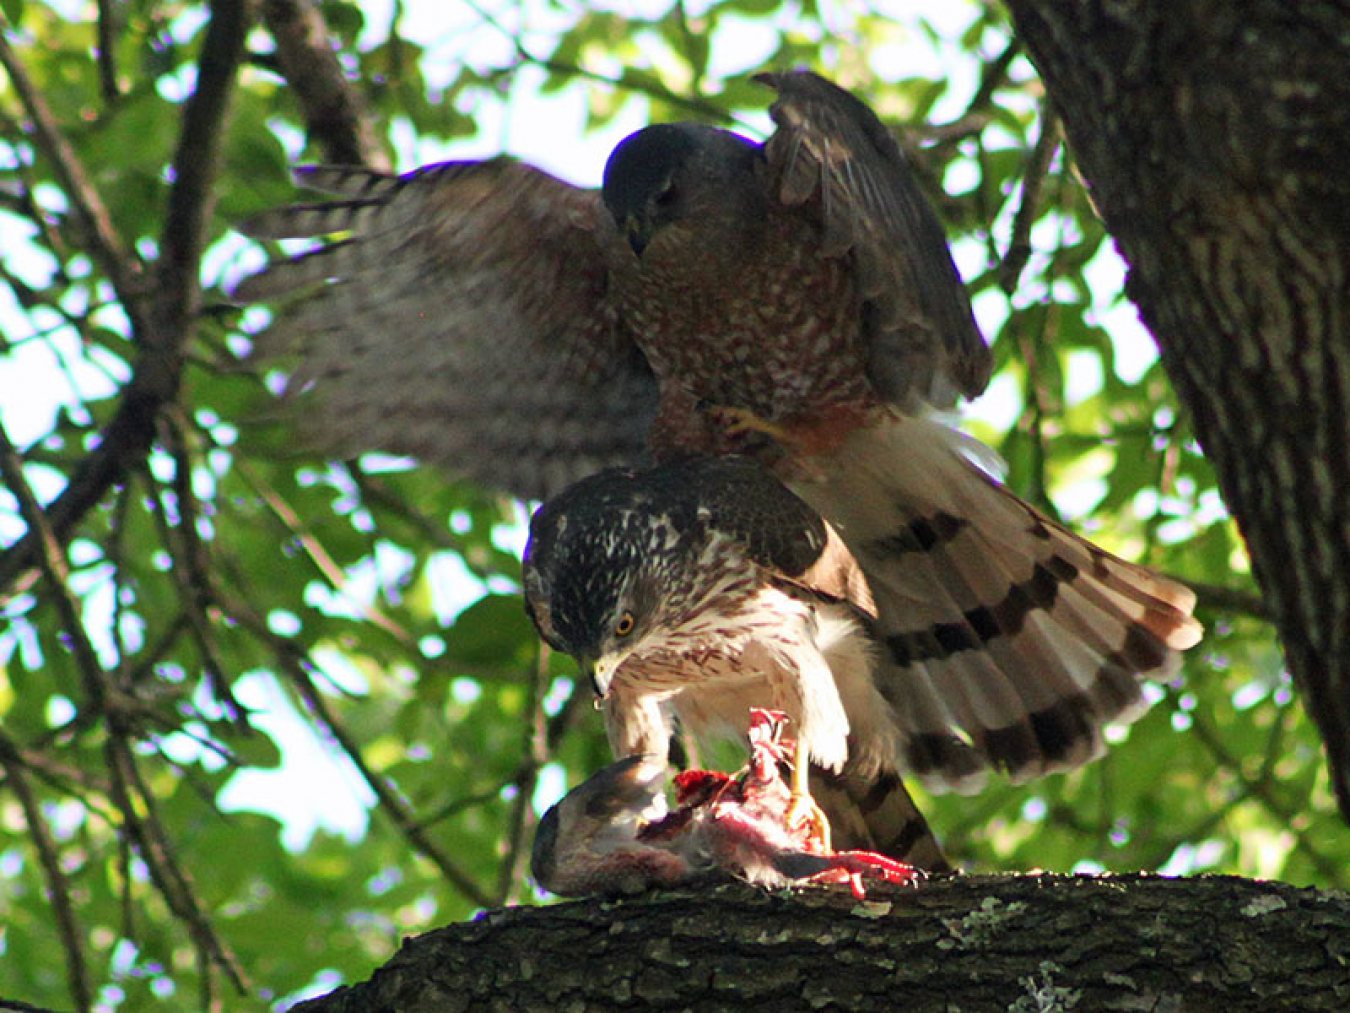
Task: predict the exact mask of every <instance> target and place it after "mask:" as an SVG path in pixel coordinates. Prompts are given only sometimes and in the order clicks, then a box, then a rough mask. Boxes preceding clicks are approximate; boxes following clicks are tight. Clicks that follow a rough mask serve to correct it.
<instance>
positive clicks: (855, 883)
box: [807, 851, 923, 900]
mask: <svg viewBox="0 0 1350 1013" xmlns="http://www.w3.org/2000/svg"><path fill="white" fill-rule="evenodd" d="M826 861H828V862H829V863H830V866H829V868H827V869H825V870H824V871H823V872H818V873H816V874H815V875H814V876H810V877H808V878H807V882H808V883H847V884H848V886H849V889H850V890H852V891H853V896H854V897H856V898H857V899H858V900H863V899H865V898H866V897H867V891H866V890H865V889H864V888H863V879H864V877H866V878H867V879H879V880H881V881H882V882H883V883H896V884H899V885H900V886H908V885H910V884H911V883H914V882H917V881H918V880H920V879H922V878H923V871H922V870H920V869H916V868H914V866H912V865H907V864H905V863H904V862H897V861H896V860H895V859H893V858H887V857H886V856H885V855H878V854H877V853H876V852H874V851H838V852H835V853H834V854H832V855H829V856H828V857H827V858H826Z"/></svg>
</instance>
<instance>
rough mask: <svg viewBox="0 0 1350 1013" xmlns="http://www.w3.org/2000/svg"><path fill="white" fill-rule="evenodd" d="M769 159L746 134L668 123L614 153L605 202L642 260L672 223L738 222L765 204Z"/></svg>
mask: <svg viewBox="0 0 1350 1013" xmlns="http://www.w3.org/2000/svg"><path fill="white" fill-rule="evenodd" d="M762 158H763V155H762V150H761V148H760V146H759V145H757V144H754V143H752V142H751V141H749V140H747V139H746V138H744V137H741V136H740V135H739V134H733V133H731V132H730V131H727V130H719V129H718V128H716V127H709V126H704V125H703V124H701V123H662V124H658V125H656V126H652V127H646V128H644V129H642V130H639V131H637V133H634V134H630V135H629V136H628V137H626V138H625V139H624V140H623V141H621V142H620V143H619V145H618V147H616V148H615V149H614V151H613V152H612V153H611V154H610V156H609V161H608V162H607V163H606V164H605V176H604V184H603V186H602V188H601V197H602V198H603V200H604V202H605V207H607V208H608V209H609V213H610V214H611V215H613V216H614V223H615V224H616V225H617V226H618V227H619V231H620V232H622V233H623V234H624V236H625V237H627V239H628V244H629V245H630V246H631V247H632V248H633V252H634V253H636V254H637V255H638V256H642V253H643V251H644V250H645V249H646V248H647V244H648V243H649V242H650V241H651V239H652V237H653V236H654V235H656V233H657V232H658V231H659V230H660V229H661V228H663V227H664V226H666V225H669V224H670V223H671V222H676V221H681V220H684V219H687V218H694V217H698V218H704V219H717V218H723V219H727V220H733V221H734V220H738V219H739V218H740V217H741V216H742V215H745V214H746V213H747V212H748V211H750V210H751V209H752V208H753V207H754V206H755V205H758V204H762V203H763V196H762V194H761V192H760V190H759V186H758V183H757V177H756V173H755V164H756V162H758V161H761V160H762ZM750 220H752V221H753V220H756V218H755V217H752V218H751V219H750Z"/></svg>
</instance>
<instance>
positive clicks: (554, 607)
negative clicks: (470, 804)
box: [524, 469, 712, 696]
mask: <svg viewBox="0 0 1350 1013" xmlns="http://www.w3.org/2000/svg"><path fill="white" fill-rule="evenodd" d="M670 506H671V504H669V503H666V502H663V501H662V499H661V498H660V496H659V494H654V490H653V489H652V484H651V482H649V481H647V480H646V476H635V475H633V474H632V473H630V472H627V471H623V470H619V469H612V470H609V471H605V472H601V473H600V474H598V475H595V476H593V477H591V478H589V479H585V480H583V481H581V482H578V483H577V484H576V485H574V486H572V487H571V488H570V489H568V490H567V491H566V492H564V493H563V494H562V495H560V496H557V497H555V498H554V499H552V500H550V501H548V502H547V503H545V504H544V505H543V506H542V507H540V508H539V510H538V511H537V512H536V513H535V515H534V518H533V520H532V521H531V523H530V540H529V544H528V545H527V546H526V548H525V560H524V585H525V606H526V611H527V612H528V613H529V615H530V618H531V619H533V620H534V624H535V626H536V627H537V628H538V630H539V634H540V636H542V637H543V638H544V640H545V641H546V642H547V643H548V644H549V645H550V646H552V647H554V648H556V649H557V650H560V651H563V652H564V653H566V654H570V655H572V656H573V657H575V658H576V659H577V661H578V662H579V663H580V664H581V666H582V668H583V669H584V670H585V671H586V672H587V673H588V674H589V676H590V678H591V680H592V682H593V684H594V686H595V690H596V692H597V693H598V694H599V695H600V696H604V695H605V693H606V691H607V689H608V686H609V681H610V679H611V678H612V676H613V674H614V671H615V669H617V668H618V667H619V665H620V664H622V663H623V661H624V659H626V658H627V657H628V656H629V655H630V654H632V653H633V652H634V651H635V650H637V649H638V647H639V646H643V645H646V646H650V642H651V641H652V640H653V638H654V637H656V636H659V635H660V633H661V632H662V631H664V630H669V629H674V628H678V626H679V625H680V622H681V619H682V616H683V615H685V614H688V612H689V611H690V610H691V608H694V607H696V606H697V603H698V602H699V600H700V599H701V598H702V592H703V589H704V588H705V587H706V586H707V584H708V583H709V579H710V577H711V576H712V575H711V574H708V573H707V572H706V570H707V567H705V566H701V565H699V560H698V558H697V548H698V546H697V545H696V541H701V536H700V533H697V532H696V530H695V529H696V528H698V527H699V524H698V519H697V517H696V516H691V515H690V514H689V513H688V511H683V510H680V509H679V504H675V505H674V506H675V507H676V509H674V510H672V509H670Z"/></svg>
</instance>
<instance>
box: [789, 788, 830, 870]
mask: <svg viewBox="0 0 1350 1013" xmlns="http://www.w3.org/2000/svg"><path fill="white" fill-rule="evenodd" d="M783 822H784V823H785V824H786V826H787V829H788V831H789V832H790V833H792V834H794V835H796V836H798V837H800V838H801V840H802V843H803V844H804V845H805V846H806V850H808V851H810V852H812V853H813V854H820V855H832V854H834V851H833V849H832V848H831V847H830V821H829V819H828V818H827V817H826V815H825V810H824V809H822V808H820V806H819V805H817V804H816V800H815V799H814V798H812V797H811V795H810V794H809V793H806V792H803V793H801V794H798V793H797V792H793V793H792V800H791V801H790V802H789V803H788V809H787V815H786V816H785V817H784V818H783Z"/></svg>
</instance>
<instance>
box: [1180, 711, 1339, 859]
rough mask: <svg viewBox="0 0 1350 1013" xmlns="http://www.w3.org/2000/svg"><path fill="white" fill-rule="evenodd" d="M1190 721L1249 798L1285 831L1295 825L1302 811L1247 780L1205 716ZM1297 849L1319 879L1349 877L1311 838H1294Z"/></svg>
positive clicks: (1269, 788)
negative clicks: (1285, 828) (1309, 863)
mask: <svg viewBox="0 0 1350 1013" xmlns="http://www.w3.org/2000/svg"><path fill="white" fill-rule="evenodd" d="M1190 717H1191V734H1193V735H1194V736H1195V737H1196V738H1197V739H1199V740H1200V742H1201V743H1202V744H1203V745H1204V747H1205V748H1206V749H1208V750H1209V752H1210V754H1211V755H1212V756H1213V757H1214V759H1215V760H1216V761H1218V763H1219V765H1220V766H1221V767H1223V768H1224V769H1225V770H1226V771H1228V773H1229V775H1230V776H1232V777H1233V778H1235V779H1236V780H1237V781H1238V783H1239V784H1241V785H1242V789H1243V792H1244V793H1245V794H1246V796H1247V797H1248V798H1252V799H1255V800H1256V801H1257V802H1259V803H1260V804H1261V806H1262V807H1263V808H1264V809H1265V810H1266V811H1267V812H1268V813H1270V814H1271V815H1272V816H1274V817H1275V821H1276V823H1277V825H1279V826H1285V827H1287V826H1291V825H1293V823H1294V821H1295V820H1296V819H1297V818H1298V816H1299V810H1298V809H1297V808H1296V807H1294V806H1292V805H1288V804H1286V803H1285V801H1284V800H1283V799H1280V798H1279V797H1278V796H1277V795H1276V793H1275V790H1274V786H1273V785H1272V784H1271V783H1270V782H1269V781H1265V780H1253V779H1252V778H1250V777H1249V776H1247V774H1246V772H1245V771H1244V770H1243V765H1242V762H1241V761H1240V760H1239V759H1238V758H1237V757H1235V756H1234V755H1233V754H1232V753H1230V752H1229V751H1228V749H1227V747H1225V746H1224V744H1223V741H1222V739H1221V737H1220V736H1219V733H1218V732H1217V731H1216V730H1215V729H1213V728H1211V727H1210V725H1209V723H1208V722H1207V721H1206V720H1205V718H1204V717H1203V716H1202V715H1200V714H1196V713H1192V714H1191V715H1190ZM1294 849H1295V850H1296V851H1301V852H1303V854H1304V855H1305V856H1307V858H1308V860H1309V861H1310V862H1311V863H1312V865H1313V868H1315V869H1316V870H1317V872H1318V875H1320V876H1322V878H1323V879H1324V880H1325V881H1326V882H1328V883H1332V884H1336V885H1340V884H1341V883H1342V881H1343V877H1344V875H1345V867H1344V865H1343V864H1342V863H1340V862H1338V861H1336V860H1335V859H1333V858H1330V857H1328V856H1327V855H1324V854H1322V852H1320V851H1319V850H1318V849H1317V848H1316V847H1315V846H1314V845H1313V843H1312V841H1311V840H1310V839H1309V836H1308V835H1307V834H1295V835H1294Z"/></svg>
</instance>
